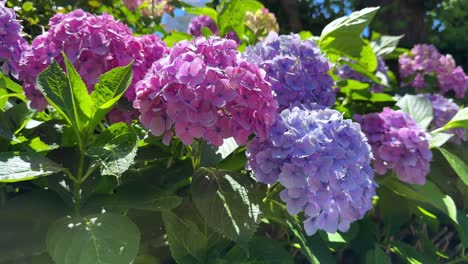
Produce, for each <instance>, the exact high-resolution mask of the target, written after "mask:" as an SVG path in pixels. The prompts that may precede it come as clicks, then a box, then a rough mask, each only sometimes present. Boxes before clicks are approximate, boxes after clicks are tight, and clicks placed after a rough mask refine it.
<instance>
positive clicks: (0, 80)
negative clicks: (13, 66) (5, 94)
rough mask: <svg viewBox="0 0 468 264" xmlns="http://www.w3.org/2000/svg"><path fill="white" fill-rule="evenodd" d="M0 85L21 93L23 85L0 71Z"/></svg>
mask: <svg viewBox="0 0 468 264" xmlns="http://www.w3.org/2000/svg"><path fill="white" fill-rule="evenodd" d="M0 87H4V88H7V89H8V90H10V91H12V92H14V93H23V87H21V85H19V84H17V83H15V82H14V81H13V80H11V79H10V78H8V77H7V76H5V75H4V74H3V73H1V72H0Z"/></svg>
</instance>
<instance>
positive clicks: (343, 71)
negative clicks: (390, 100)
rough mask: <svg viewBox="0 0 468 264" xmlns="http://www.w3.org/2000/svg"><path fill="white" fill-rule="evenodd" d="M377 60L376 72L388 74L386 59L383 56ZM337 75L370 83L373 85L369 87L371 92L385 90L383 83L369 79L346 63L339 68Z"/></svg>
mask: <svg viewBox="0 0 468 264" xmlns="http://www.w3.org/2000/svg"><path fill="white" fill-rule="evenodd" d="M377 62H378V64H377V70H376V73H379V74H382V75H384V76H387V70H388V67H387V65H386V64H385V61H384V59H383V58H381V57H378V58H377ZM337 75H338V76H340V77H341V78H343V79H352V80H356V81H360V82H363V83H370V84H371V86H370V87H369V91H371V92H375V93H381V92H383V90H384V86H383V85H380V84H377V83H374V82H373V81H372V80H371V79H369V78H368V77H366V76H364V75H362V74H361V73H359V72H357V71H355V70H353V69H351V67H349V66H348V65H346V64H345V65H343V66H341V67H339V68H338V70H337Z"/></svg>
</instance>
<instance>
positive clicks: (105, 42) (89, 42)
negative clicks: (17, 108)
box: [19, 10, 168, 110]
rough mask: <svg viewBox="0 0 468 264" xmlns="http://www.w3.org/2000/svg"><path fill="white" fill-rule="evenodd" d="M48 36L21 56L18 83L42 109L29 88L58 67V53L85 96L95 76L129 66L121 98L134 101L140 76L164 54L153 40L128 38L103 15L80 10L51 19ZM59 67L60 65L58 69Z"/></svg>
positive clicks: (162, 46) (125, 30)
mask: <svg viewBox="0 0 468 264" xmlns="http://www.w3.org/2000/svg"><path fill="white" fill-rule="evenodd" d="M49 26H50V28H49V31H48V32H45V33H44V34H42V35H40V36H38V37H37V38H35V39H34V40H33V42H32V45H31V46H30V47H29V48H28V49H27V50H26V51H25V52H24V53H23V54H22V58H21V63H20V73H19V79H20V80H22V81H24V84H23V85H24V90H25V93H26V95H27V96H28V98H29V99H30V100H31V106H32V107H34V108H36V109H38V110H43V109H44V108H45V107H46V106H47V102H46V100H45V99H44V97H43V96H42V94H41V93H40V92H39V91H38V90H37V88H36V87H35V83H36V77H37V75H38V74H39V73H40V72H42V71H43V70H44V69H45V68H46V67H47V66H48V65H49V64H50V63H51V62H52V60H53V59H55V60H57V61H58V63H60V64H63V57H62V55H61V52H62V51H63V52H64V53H65V54H66V55H67V57H68V59H69V60H70V61H71V62H72V63H73V65H74V66H75V68H76V69H77V71H78V73H79V74H80V76H81V77H82V78H83V81H84V82H85V84H86V85H87V87H88V90H89V91H91V90H92V89H93V87H94V84H96V83H97V82H98V77H99V75H101V74H103V73H105V72H107V71H109V70H111V69H112V68H115V67H118V66H124V65H127V64H128V63H130V62H131V61H134V64H133V81H132V84H131V85H130V87H129V88H128V90H127V91H126V93H125V97H126V98H127V99H128V100H129V101H133V99H134V98H135V89H134V84H136V83H137V82H138V81H139V80H140V79H141V78H143V77H144V75H145V73H146V71H147V69H148V68H149V67H150V66H151V64H152V62H153V61H155V60H157V59H159V58H161V57H162V56H163V55H164V54H167V52H168V49H167V47H166V46H165V44H164V42H162V41H161V40H160V39H159V38H158V37H156V36H142V37H138V38H136V37H134V36H133V35H132V32H131V31H130V29H129V28H128V27H127V26H125V25H124V24H122V23H120V22H117V21H115V20H114V18H113V17H112V16H110V15H108V14H105V13H104V14H103V15H101V16H96V15H92V14H89V13H86V12H84V11H82V10H75V11H73V12H70V13H68V14H65V15H64V14H60V13H58V14H56V15H55V16H54V17H53V18H51V20H50V22H49ZM62 66H63V65H62Z"/></svg>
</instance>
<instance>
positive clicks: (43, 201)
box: [0, 190, 68, 264]
mask: <svg viewBox="0 0 468 264" xmlns="http://www.w3.org/2000/svg"><path fill="white" fill-rule="evenodd" d="M67 209H68V208H67V207H66V205H65V204H64V202H63V200H62V199H61V198H60V197H59V196H58V195H57V194H56V193H54V192H52V191H50V190H34V191H32V192H27V193H23V194H18V195H17V196H16V197H15V198H13V199H10V200H7V201H6V202H5V204H4V205H2V206H0V212H1V213H0V215H1V217H0V234H2V235H1V236H0V263H3V264H7V263H26V262H19V261H18V262H17V261H15V260H17V259H21V258H26V257H29V256H33V255H39V254H41V253H46V252H47V248H46V244H45V237H46V233H47V228H48V227H49V226H50V225H51V224H52V223H53V222H54V221H56V220H57V219H58V218H60V217H62V216H64V215H65V214H66V213H67V211H68V210H67ZM28 263H29V262H28Z"/></svg>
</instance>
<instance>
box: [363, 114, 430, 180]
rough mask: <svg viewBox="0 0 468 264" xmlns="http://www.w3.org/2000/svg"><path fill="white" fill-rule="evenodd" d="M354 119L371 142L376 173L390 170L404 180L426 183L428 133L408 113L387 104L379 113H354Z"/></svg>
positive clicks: (428, 156)
mask: <svg viewBox="0 0 468 264" xmlns="http://www.w3.org/2000/svg"><path fill="white" fill-rule="evenodd" d="M355 119H356V121H357V122H359V123H360V124H361V126H362V130H363V131H364V133H365V134H366V135H367V138H368V140H369V143H370V144H371V146H372V152H373V154H374V157H375V160H374V161H373V165H374V170H375V171H376V172H377V173H378V174H380V175H384V174H385V173H386V172H387V170H393V171H394V172H395V173H396V175H397V176H398V178H400V179H401V180H402V181H404V182H407V183H416V184H424V183H425V181H426V175H427V174H428V173H429V167H430V164H429V163H430V161H431V159H432V153H431V151H430V150H429V141H428V140H429V135H428V134H426V132H424V130H422V129H421V128H420V127H419V126H418V125H417V123H416V121H415V120H414V119H413V118H412V117H411V116H410V115H409V114H407V113H405V112H403V111H401V110H392V109H390V108H388V107H386V108H384V110H383V111H382V112H381V113H370V114H366V115H362V116H360V115H357V116H356V117H355Z"/></svg>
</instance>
